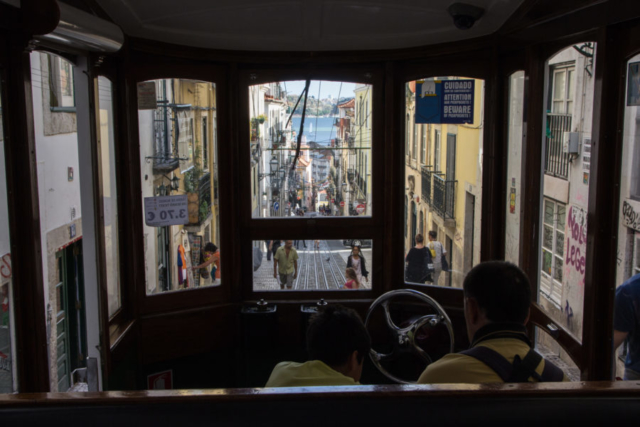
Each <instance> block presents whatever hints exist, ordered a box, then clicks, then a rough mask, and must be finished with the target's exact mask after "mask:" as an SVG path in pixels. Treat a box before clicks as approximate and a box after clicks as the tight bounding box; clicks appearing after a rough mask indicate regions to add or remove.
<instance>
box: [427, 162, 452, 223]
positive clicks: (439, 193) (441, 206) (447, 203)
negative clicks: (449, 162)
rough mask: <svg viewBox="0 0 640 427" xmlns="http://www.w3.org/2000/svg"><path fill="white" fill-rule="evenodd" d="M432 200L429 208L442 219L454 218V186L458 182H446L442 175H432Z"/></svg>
mask: <svg viewBox="0 0 640 427" xmlns="http://www.w3.org/2000/svg"><path fill="white" fill-rule="evenodd" d="M432 178H433V179H432V182H433V189H432V195H433V199H432V202H431V206H432V207H433V210H435V211H436V212H437V213H438V214H439V215H440V216H442V217H443V218H444V219H454V218H455V210H454V209H455V204H456V184H457V183H458V181H447V180H446V179H445V175H444V174H442V173H437V172H436V173H433V174H432Z"/></svg>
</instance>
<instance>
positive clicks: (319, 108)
mask: <svg viewBox="0 0 640 427" xmlns="http://www.w3.org/2000/svg"><path fill="white" fill-rule="evenodd" d="M299 96H300V95H287V105H288V106H289V108H288V109H287V113H288V114H290V113H291V110H292V109H293V107H294V106H295V105H296V102H297V101H298V97H299ZM352 98H353V97H341V98H340V101H339V102H336V100H335V99H334V100H329V99H320V100H318V99H316V98H315V97H314V96H313V95H311V96H309V99H308V101H307V113H306V114H307V116H333V115H337V114H338V108H337V105H338V104H342V103H343V102H346V101H348V100H350V99H352ZM303 104H304V98H303V99H301V100H300V104H298V108H296V111H295V112H294V115H300V114H302V108H303Z"/></svg>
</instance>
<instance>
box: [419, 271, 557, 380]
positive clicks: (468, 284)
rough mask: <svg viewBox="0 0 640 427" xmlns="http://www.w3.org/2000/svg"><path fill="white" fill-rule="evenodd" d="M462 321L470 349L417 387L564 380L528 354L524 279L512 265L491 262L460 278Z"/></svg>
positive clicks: (428, 372) (432, 370) (449, 358)
mask: <svg viewBox="0 0 640 427" xmlns="http://www.w3.org/2000/svg"><path fill="white" fill-rule="evenodd" d="M463 288H464V317H465V321H466V324H467V334H468V336H469V341H470V342H471V348H470V349H469V350H466V351H463V352H461V353H452V354H448V355H446V356H444V357H443V358H442V359H440V360H438V361H437V362H434V363H432V364H430V365H429V366H427V369H425V371H424V372H423V373H422V375H421V376H420V379H419V380H418V382H419V383H422V384H434V383H470V384H480V383H498V382H538V381H568V380H567V377H566V376H565V375H564V373H563V372H562V370H561V369H560V368H558V367H556V366H555V365H553V364H552V363H551V362H549V361H547V360H544V359H543V358H542V357H541V356H540V355H539V354H538V353H536V352H535V351H533V350H532V349H531V341H529V338H528V336H527V329H526V328H525V325H526V323H527V321H528V320H529V304H530V303H531V288H530V285H529V279H528V278H527V276H526V275H525V274H524V272H523V271H522V270H520V269H519V268H518V267H516V266H515V265H513V264H511V263H508V262H504V261H490V262H485V263H482V264H479V265H477V266H476V267H474V268H473V269H471V271H470V272H469V274H467V277H465V279H464V283H463Z"/></svg>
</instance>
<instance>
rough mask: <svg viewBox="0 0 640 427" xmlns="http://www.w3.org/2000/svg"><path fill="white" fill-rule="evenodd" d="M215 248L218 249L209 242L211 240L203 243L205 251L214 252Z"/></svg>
mask: <svg viewBox="0 0 640 427" xmlns="http://www.w3.org/2000/svg"><path fill="white" fill-rule="evenodd" d="M217 250H218V247H217V246H216V245H214V244H213V243H211V242H209V243H207V244H206V245H204V251H205V252H211V253H214V252H215V251H217Z"/></svg>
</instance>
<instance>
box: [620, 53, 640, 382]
mask: <svg viewBox="0 0 640 427" xmlns="http://www.w3.org/2000/svg"><path fill="white" fill-rule="evenodd" d="M626 67H627V79H626V82H625V83H626V89H627V90H626V97H625V98H626V99H625V109H624V127H623V140H622V141H623V146H622V156H621V158H622V174H621V180H620V187H619V188H620V206H619V212H620V216H619V218H620V221H619V225H618V250H617V253H618V257H617V260H618V264H617V270H616V286H617V287H618V291H620V289H619V288H620V287H621V286H622V285H623V284H626V286H625V287H626V289H629V288H630V287H631V286H632V285H630V284H629V282H630V279H632V278H634V277H636V276H637V275H638V273H639V272H640V270H639V269H638V267H640V202H638V200H639V197H638V194H640V193H639V190H638V189H639V188H640V186H639V185H638V183H640V179H639V176H640V55H636V56H635V57H633V58H631V59H630V60H629V62H628V63H627V65H626ZM636 279H637V277H636ZM616 295H617V297H616V310H617V311H619V312H620V313H624V307H625V306H627V307H629V306H632V307H635V310H631V313H629V314H630V315H632V316H635V318H636V319H637V318H638V301H637V300H635V301H634V300H633V298H631V297H630V295H632V293H631V292H624V293H623V294H621V295H618V294H617V293H616ZM627 295H629V296H627ZM633 311H635V314H633ZM632 323H633V322H632ZM629 326H630V325H629V322H628V320H627V319H625V317H624V316H619V317H618V316H615V315H614V318H613V327H614V330H618V331H625V330H633V329H634V328H635V332H633V333H630V335H635V337H634V339H635V340H636V341H635V342H636V343H637V331H638V329H637V323H636V324H635V325H633V326H632V327H631V329H626V328H628V327H629ZM614 350H615V349H614ZM617 350H618V353H617V356H618V357H615V360H616V372H615V375H616V376H617V377H620V378H624V374H625V369H626V368H629V369H631V370H634V371H636V372H637V371H638V370H639V369H637V368H636V367H635V366H634V364H633V362H634V361H636V357H637V353H636V352H635V351H634V344H633V342H632V341H630V340H629V339H627V340H626V342H625V343H622V344H621V345H620V347H618V349H617ZM629 350H630V351H629ZM625 365H626V368H625Z"/></svg>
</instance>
